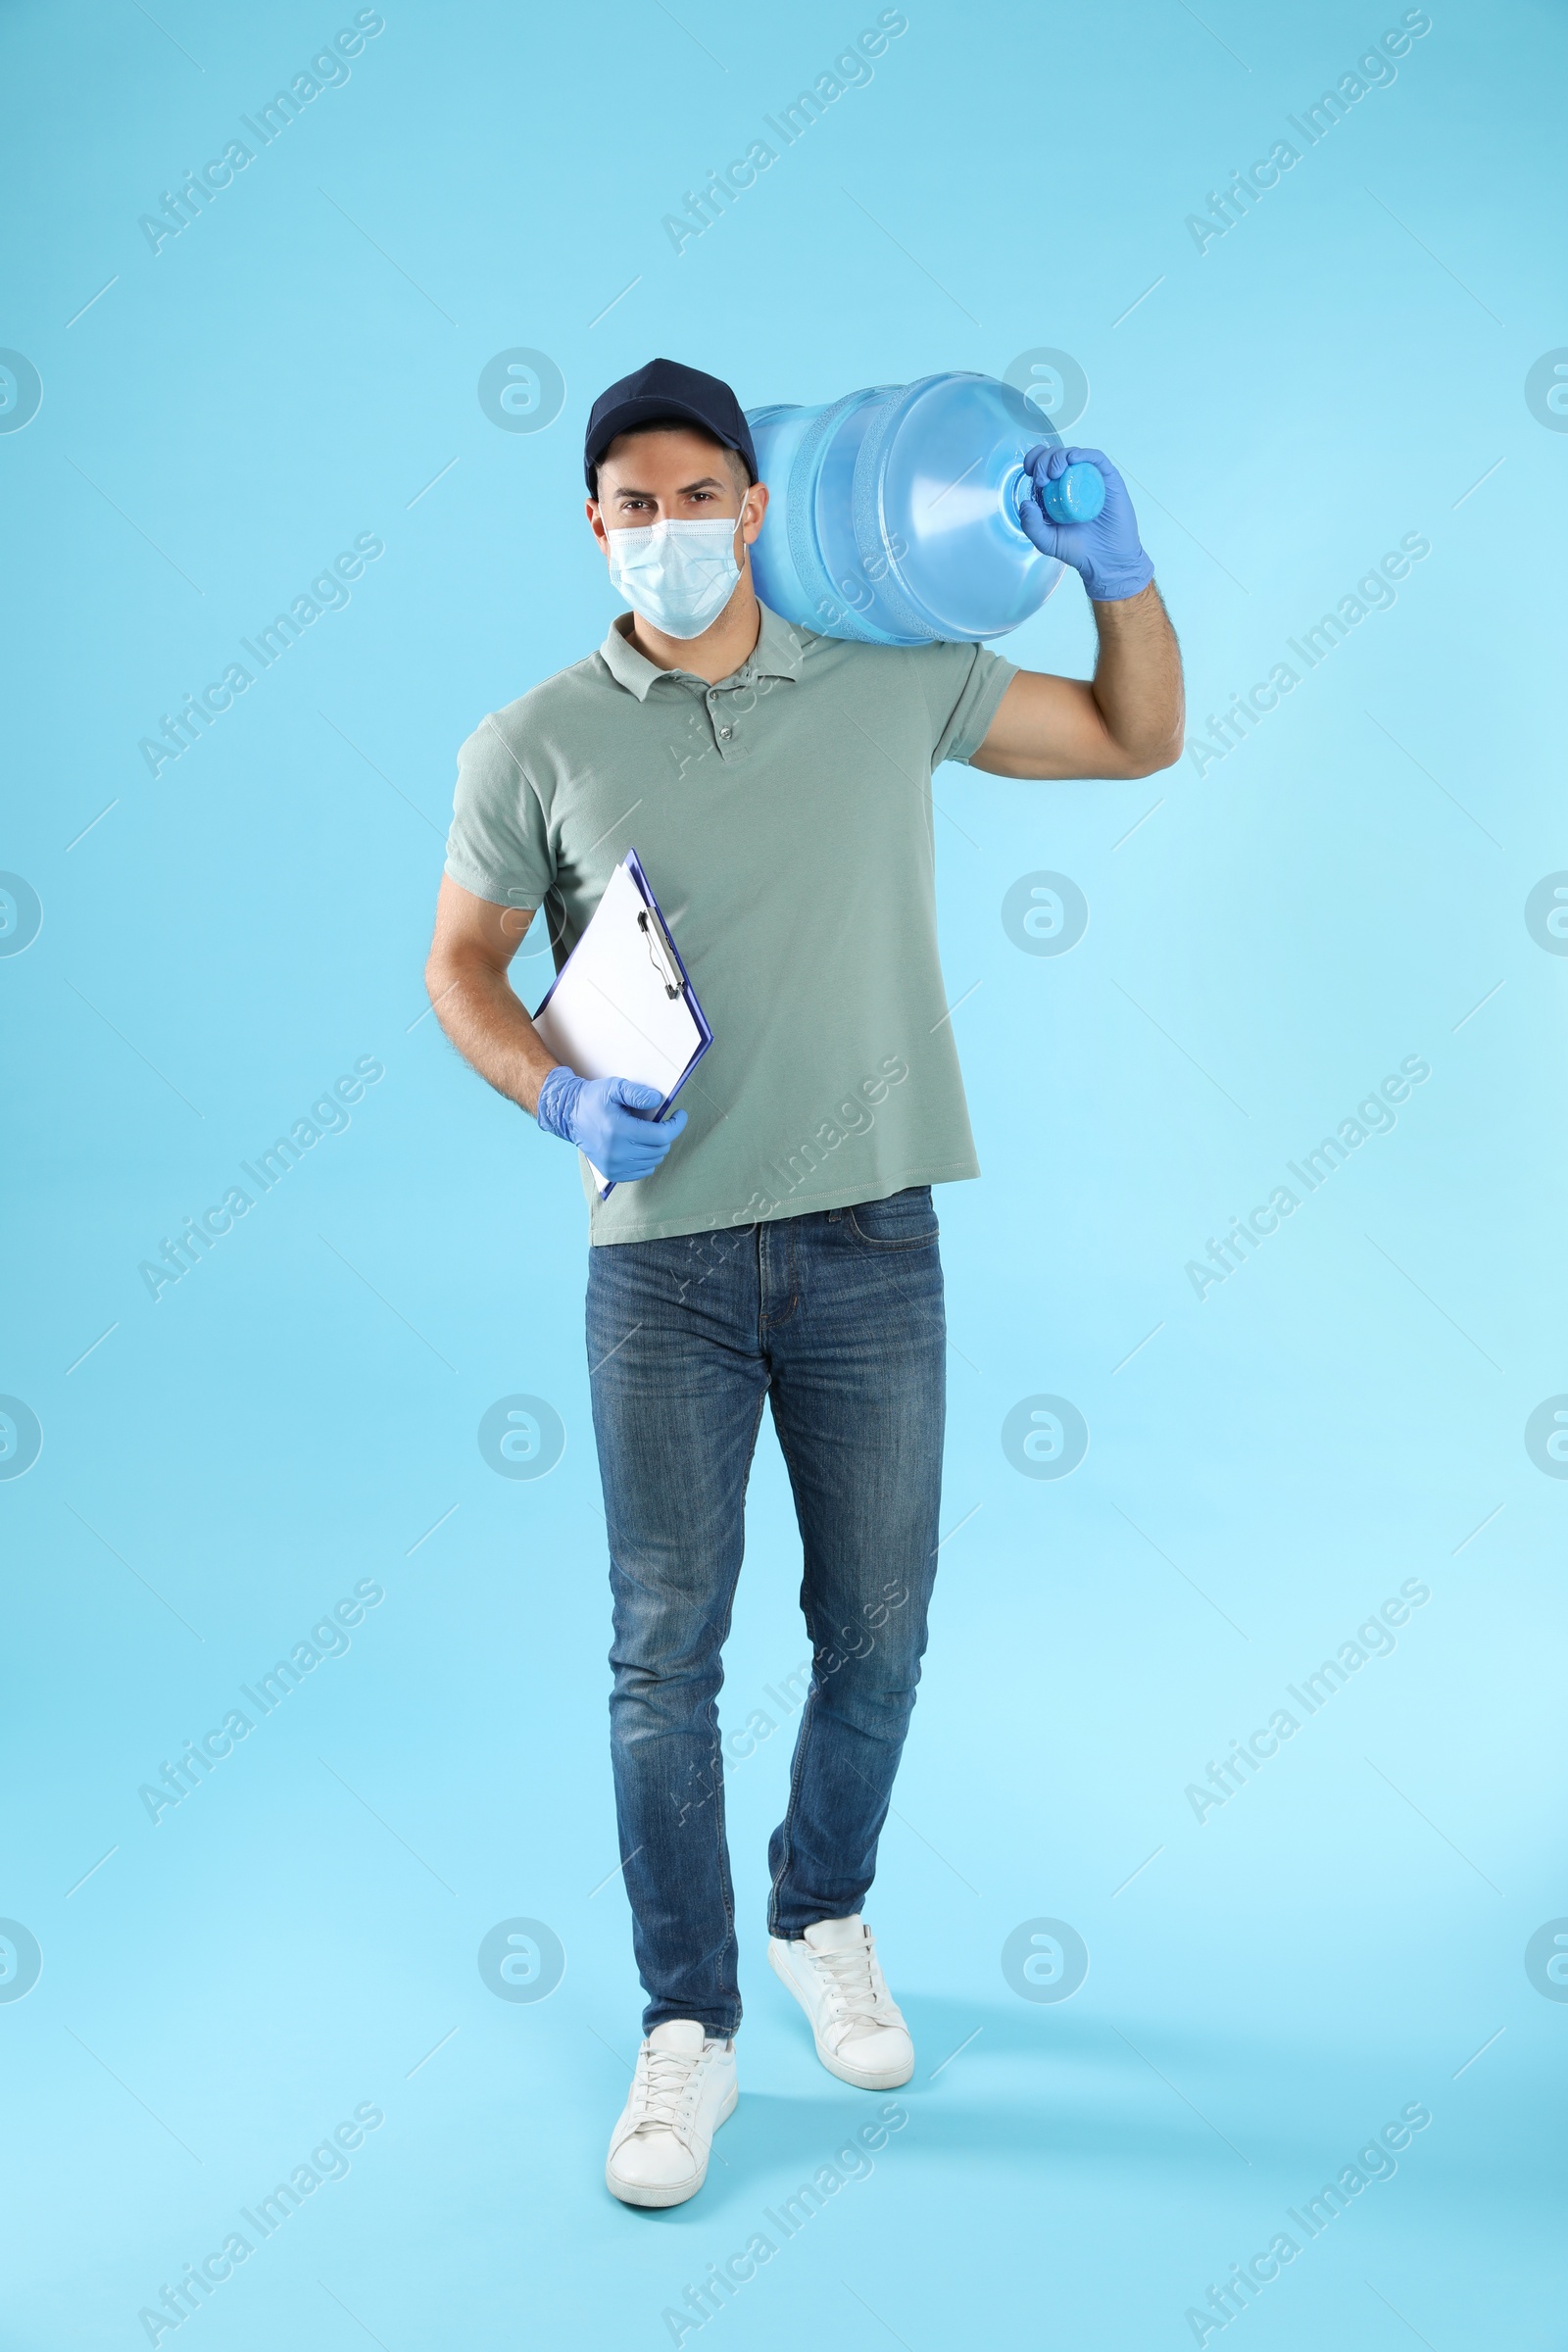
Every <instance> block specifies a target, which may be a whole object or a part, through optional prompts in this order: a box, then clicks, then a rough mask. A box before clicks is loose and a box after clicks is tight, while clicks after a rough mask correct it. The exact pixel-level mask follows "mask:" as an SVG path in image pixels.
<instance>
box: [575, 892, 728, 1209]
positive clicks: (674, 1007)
mask: <svg viewBox="0 0 1568 2352" xmlns="http://www.w3.org/2000/svg"><path fill="white" fill-rule="evenodd" d="M533 1020H534V1027H535V1028H536V1029H537V1030H538V1032H539V1034H540V1036H541V1037H542V1038H543V1039H544V1041H545V1044H546V1045H547V1046H548V1047H549V1049H550V1051H551V1053H552V1054H555V1055H556V1056H557V1058H558V1059H559V1060H561V1061H563V1062H564V1064H565V1065H566V1067H567V1069H569V1070H572V1071H574V1072H575V1073H576V1075H577V1076H578V1077H579V1078H635V1079H638V1080H640V1081H641V1083H642V1084H643V1085H645V1086H654V1087H657V1088H658V1089H659V1092H660V1095H661V1096H662V1101H661V1103H660V1105H659V1108H658V1109H657V1110H656V1111H651V1112H650V1113H649V1114H648V1115H649V1116H650V1117H651V1118H662V1117H663V1115H664V1113H665V1111H666V1110H667V1109H668V1108H669V1105H670V1103H672V1102H673V1101H674V1099H675V1097H676V1095H677V1094H678V1093H679V1092H680V1089H681V1088H682V1087H683V1086H684V1085H685V1083H686V1080H687V1079H688V1078H689V1077H690V1076H691V1073H692V1071H693V1070H694V1069H695V1068H696V1066H697V1064H698V1062H699V1061H701V1059H702V1057H703V1055H704V1054H706V1053H707V1052H708V1049H709V1047H710V1046H711V1044H712V1042H713V1032H712V1030H711V1028H710V1027H709V1025H708V1020H707V1017H706V1015H705V1014H704V1012H703V1008H702V1006H701V1005H699V1003H698V1002H697V993H696V991H695V989H694V988H693V987H692V984H691V979H690V976H689V974H688V973H687V970H686V966H685V964H684V963H683V962H682V961H681V956H680V950H679V949H678V948H677V947H676V945H675V942H674V940H673V938H672V937H671V936H670V931H669V926H668V924H667V923H666V922H665V921H664V918H663V915H662V912H661V910H660V907H659V902H658V900H657V899H656V898H655V897H654V893H653V890H652V887H651V886H650V884H649V880H648V876H647V875H646V874H645V873H644V872H643V869H642V863H641V860H640V859H639V858H638V856H637V853H636V851H635V850H628V851H627V853H626V855H625V857H624V858H622V859H621V861H620V863H619V865H617V866H616V868H615V870H614V872H613V874H612V875H611V877H610V880H609V883H608V884H607V885H606V888H605V895H604V897H603V898H602V899H601V900H600V902H599V905H598V906H597V907H595V909H594V912H593V915H592V917H591V918H590V920H589V922H588V924H587V926H586V927H585V929H584V931H583V934H582V937H581V938H580V939H579V940H578V942H577V944H576V946H575V947H574V948H573V949H572V951H571V954H570V955H569V956H567V958H566V960H565V962H564V964H563V965H562V968H561V970H560V971H559V972H558V973H557V975H556V978H555V980H554V982H553V983H552V985H551V987H550V989H549V991H548V992H547V994H546V995H545V997H544V1000H543V1002H542V1003H541V1005H540V1006H539V1009H538V1011H537V1012H536V1013H535V1014H534V1016H533ZM588 1165H589V1168H590V1169H591V1171H592V1174H593V1179H594V1183H595V1185H596V1187H597V1188H598V1193H599V1198H600V1200H601V1201H608V1200H609V1198H610V1196H611V1194H612V1193H613V1191H614V1189H615V1188H614V1186H613V1184H612V1183H611V1182H610V1180H609V1178H608V1177H606V1176H605V1175H604V1174H603V1172H602V1171H601V1170H600V1169H598V1168H596V1167H594V1165H593V1162H592V1160H590V1161H589V1162H588Z"/></svg>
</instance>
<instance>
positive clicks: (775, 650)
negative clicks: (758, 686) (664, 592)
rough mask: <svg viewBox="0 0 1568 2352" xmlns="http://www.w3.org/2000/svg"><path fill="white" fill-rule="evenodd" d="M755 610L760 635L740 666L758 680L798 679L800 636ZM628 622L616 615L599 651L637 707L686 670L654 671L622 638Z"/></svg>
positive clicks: (625, 615)
mask: <svg viewBox="0 0 1568 2352" xmlns="http://www.w3.org/2000/svg"><path fill="white" fill-rule="evenodd" d="M758 610H759V611H760V613H761V615H762V627H761V633H760V636H759V638H758V640H757V644H756V647H755V649H754V650H753V652H752V654H751V655H750V657H749V658H748V659H747V661H745V662H743V663H742V664H741V667H742V669H743V670H750V671H751V672H752V673H753V675H754V676H758V677H768V678H789V679H792V680H793V679H796V678H799V676H800V674H801V663H802V662H803V661H804V660H805V658H806V647H805V644H804V642H803V638H802V634H801V632H800V631H799V630H798V629H793V628H791V626H790V624H789V622H788V621H787V620H782V619H781V618H780V617H779V615H778V613H774V612H771V611H770V610H769V608H768V607H767V606H766V605H763V604H759V607H758ZM630 621H631V614H630V613H617V614H616V616H615V618H614V619H613V621H612V622H611V624H610V627H609V628H608V630H607V631H606V632H605V642H604V644H603V645H602V646H601V647H600V649H599V651H600V655H601V657H602V659H603V661H604V664H605V667H606V668H607V669H608V670H609V672H610V674H611V676H612V677H613V679H614V680H615V683H616V684H617V685H618V686H624V687H625V688H626V690H627V692H628V693H629V694H634V695H635V696H636V697H637V700H638V701H639V702H640V703H645V702H646V701H647V700H648V690H649V688H650V687H651V686H653V685H654V684H656V683H657V681H658V680H659V679H660V678H668V677H677V676H678V677H685V676H687V675H688V674H689V673H688V672H687V671H685V670H679V671H675V670H668V669H659V668H656V666H655V664H654V663H653V662H650V661H649V660H648V658H647V656H646V655H644V654H640V653H639V652H638V651H637V648H636V647H635V646H634V645H632V644H630V643H628V641H627V639H626V637H625V636H624V635H623V633H622V631H623V629H624V628H625V627H627V626H629V625H630ZM737 674H738V673H737Z"/></svg>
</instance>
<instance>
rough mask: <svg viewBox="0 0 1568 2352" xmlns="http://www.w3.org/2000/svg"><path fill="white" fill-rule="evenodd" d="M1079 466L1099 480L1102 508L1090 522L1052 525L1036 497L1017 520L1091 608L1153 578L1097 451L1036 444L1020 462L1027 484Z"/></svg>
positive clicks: (1131, 517)
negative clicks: (1067, 571)
mask: <svg viewBox="0 0 1568 2352" xmlns="http://www.w3.org/2000/svg"><path fill="white" fill-rule="evenodd" d="M1085 463H1087V464H1088V465H1091V466H1098V467H1099V468H1100V471H1101V472H1102V473H1103V475H1104V477H1105V503H1104V505H1103V507H1102V508H1101V510H1100V513H1099V514H1098V515H1096V516H1095V519H1094V521H1093V522H1053V521H1052V519H1051V516H1050V515H1048V514H1047V513H1046V510H1045V508H1044V507H1043V506H1042V505H1041V503H1040V500H1039V498H1038V497H1031V498H1026V499H1025V500H1024V502H1023V504H1022V505H1021V506H1020V508H1019V510H1018V520H1019V522H1020V524H1021V525H1022V527H1023V530H1024V532H1025V535H1026V536H1027V537H1028V538H1030V539H1032V540H1033V541H1034V544H1035V545H1036V547H1038V548H1039V550H1040V552H1041V554H1042V555H1043V556H1054V557H1055V559H1056V561H1057V563H1058V564H1071V565H1072V568H1073V570H1074V571H1076V572H1077V573H1078V575H1079V577H1080V578H1081V579H1082V581H1083V584H1084V586H1085V588H1086V589H1087V590H1088V592H1089V594H1090V596H1091V597H1092V598H1093V600H1094V601H1095V603H1096V604H1120V603H1122V602H1123V601H1124V600H1125V599H1126V598H1127V597H1130V596H1136V595H1137V594H1138V593H1139V591H1140V589H1143V588H1147V587H1148V586H1149V583H1150V581H1151V580H1152V578H1153V576H1154V566H1153V565H1152V564H1151V562H1150V561H1149V558H1148V557H1147V556H1146V555H1145V553H1144V551H1143V547H1142V544H1141V543H1140V540H1139V537H1138V517H1137V515H1135V514H1134V513H1133V502H1132V500H1131V499H1130V498H1129V497H1128V495H1127V485H1126V483H1125V482H1124V481H1123V480H1122V478H1121V475H1120V474H1119V473H1118V472H1117V471H1116V468H1115V466H1113V465H1112V464H1111V462H1110V460H1109V459H1108V458H1107V457H1106V456H1105V453H1104V451H1103V450H1100V449H1053V448H1052V447H1051V445H1050V443H1049V442H1046V441H1040V442H1037V443H1036V445H1035V447H1034V448H1033V449H1032V450H1030V452H1029V454H1028V456H1027V457H1026V458H1025V459H1024V465H1025V466H1026V467H1027V469H1028V472H1029V477H1030V479H1031V481H1033V482H1042V481H1053V482H1054V481H1056V480H1058V479H1059V478H1060V476H1061V475H1062V474H1064V473H1065V472H1066V470H1067V468H1068V466H1079V465H1083V464H1085Z"/></svg>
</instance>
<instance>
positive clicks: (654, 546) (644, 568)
mask: <svg viewBox="0 0 1568 2352" xmlns="http://www.w3.org/2000/svg"><path fill="white" fill-rule="evenodd" d="M739 521H740V517H739V515H714V516H713V517H712V518H711V520H710V519H707V518H705V519H704V520H703V521H701V522H650V523H638V524H634V525H633V526H632V527H631V528H630V529H628V530H624V531H611V532H610V533H609V534H608V536H609V541H610V581H611V586H612V587H613V589H614V590H615V593H616V595H617V596H623V597H624V598H625V599H626V602H627V604H629V605H630V607H631V609H632V611H633V612H634V613H641V615H642V617H643V618H644V620H647V621H650V622H652V624H653V626H654V627H655V628H656V629H662V631H663V633H664V635H665V636H666V637H700V636H701V635H702V633H703V631H704V630H705V629H706V628H710V627H711V625H712V623H713V622H714V621H715V620H716V619H717V618H718V616H719V614H720V613H722V612H723V610H724V607H725V606H726V605H727V604H728V603H729V600H730V598H731V597H732V596H733V595H734V593H735V589H736V586H737V584H738V582H739V580H740V576H741V571H740V565H739V564H737V563H736V561H735V532H736V528H737V525H738V524H739Z"/></svg>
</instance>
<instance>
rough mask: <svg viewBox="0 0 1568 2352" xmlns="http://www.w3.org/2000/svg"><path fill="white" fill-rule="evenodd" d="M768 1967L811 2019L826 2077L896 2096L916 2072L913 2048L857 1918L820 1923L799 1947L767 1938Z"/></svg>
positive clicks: (873, 1947) (870, 1941)
mask: <svg viewBox="0 0 1568 2352" xmlns="http://www.w3.org/2000/svg"><path fill="white" fill-rule="evenodd" d="M767 1959H768V1966H769V1967H770V1968H771V1969H772V1971H773V1973H774V1975H775V1976H778V1977H782V1978H783V1980H784V1982H785V1984H786V1985H788V1986H789V1988H790V1990H791V1992H793V1993H794V1995H795V1998H796V1999H797V2000H798V2001H799V2002H800V2004H801V2007H802V2008H803V2009H804V2010H805V2011H806V2014H807V2016H808V2017H809V2019H810V2021H811V2032H812V2034H813V2035H814V2036H815V2039H816V2054H817V2056H818V2057H819V2058H820V2059H821V2061H822V2064H823V2065H824V2066H825V2067H826V2068H827V2071H828V2073H829V2074H830V2075H837V2076H838V2078H839V2081H840V2082H853V2083H854V2084H855V2085H856V2087H857V2088H858V2089H859V2090H896V2089H897V2088H898V2086H899V2084H900V2083H901V2082H907V2081H908V2080H909V2077H910V2076H911V2075H912V2074H913V2072H914V2044H913V2042H912V2041H911V2040H910V2038H909V2029H908V2027H907V2025H906V2024H905V2022H904V2016H903V2012H902V2011H901V2010H900V2008H899V2005H898V2003H897V2001H896V2000H895V1999H894V1998H893V1995H892V1994H891V1993H890V1992H889V1990H888V1988H887V1984H886V1981H885V1980H884V1978H883V1975H882V1970H881V1968H880V1966H879V1965H878V1962H877V1956H876V1938H875V1936H873V1935H872V1934H871V1931H870V1929H869V1928H868V1927H867V1926H866V1924H865V1922H864V1920H863V1919H859V1918H855V1919H823V1920H818V1922H817V1924H816V1926H815V1927H814V1928H808V1929H807V1931H806V1936H805V1938H804V1940H803V1941H800V1942H791V1943H786V1942H784V1941H783V1940H782V1939H781V1938H780V1937H779V1936H769V1937H768V1939H767Z"/></svg>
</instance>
